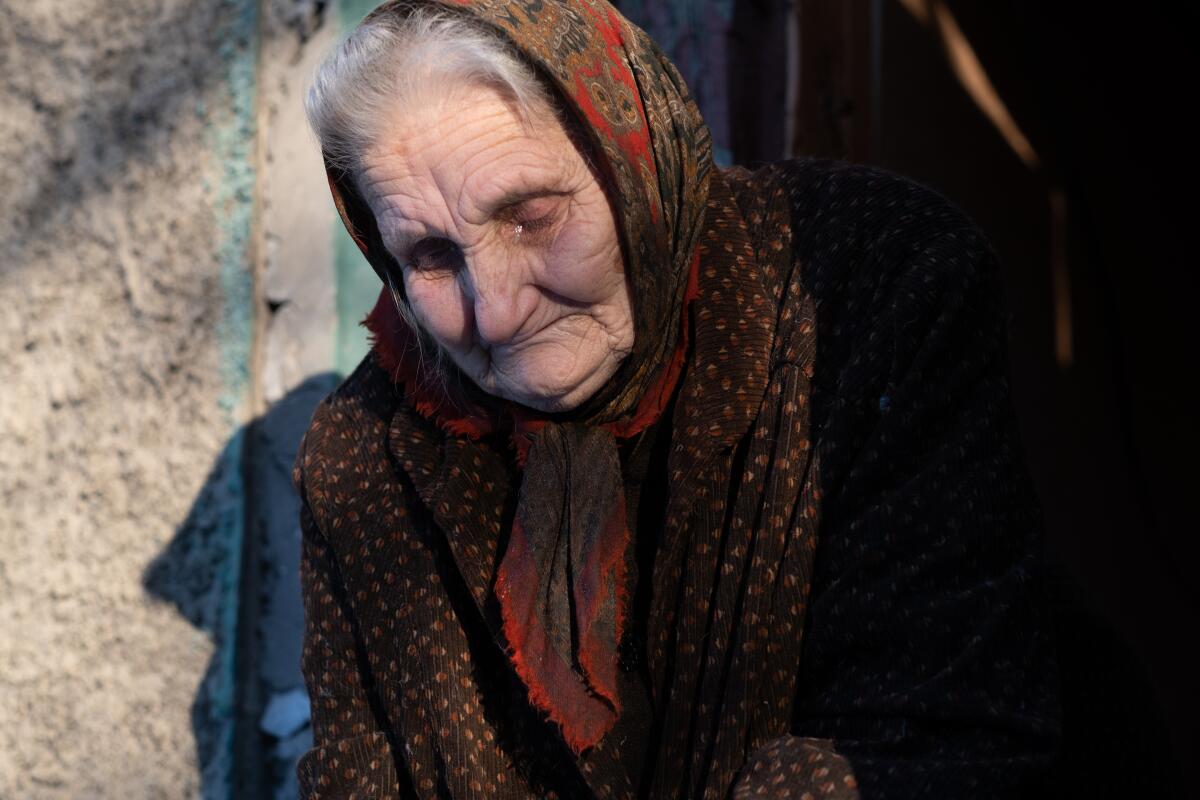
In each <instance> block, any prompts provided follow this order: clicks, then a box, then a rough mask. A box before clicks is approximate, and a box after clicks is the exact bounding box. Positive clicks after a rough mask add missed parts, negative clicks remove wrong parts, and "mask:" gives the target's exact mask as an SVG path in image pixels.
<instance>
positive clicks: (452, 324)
mask: <svg viewBox="0 0 1200 800" xmlns="http://www.w3.org/2000/svg"><path fill="white" fill-rule="evenodd" d="M423 99H424V100H427V101H428V102H410V103H407V104H406V105H405V106H404V107H403V108H396V109H394V113H392V114H391V116H390V117H389V118H388V119H385V120H383V122H384V123H385V124H384V126H383V127H382V130H386V131H388V134H387V136H386V137H384V138H381V139H380V140H379V141H377V142H376V143H375V144H374V146H373V147H371V148H369V149H368V151H367V152H366V153H365V154H364V156H363V170H362V173H361V174H360V176H359V188H360V191H361V192H362V195H363V197H364V198H365V199H366V202H367V204H368V205H369V206H370V208H371V210H372V211H373V212H374V213H375V219H376V221H377V224H378V226H379V232H380V234H381V236H382V239H383V243H384V245H385V246H386V247H387V249H388V250H389V251H390V252H391V253H392V255H393V256H394V257H395V258H396V261H397V262H398V263H399V264H401V265H402V270H403V277H404V287H405V292H406V295H407V297H408V300H409V303H410V304H411V306H412V309H413V312H414V314H415V315H416V317H417V320H418V322H419V323H420V324H421V326H422V327H423V328H424V329H425V330H426V331H428V332H429V333H430V334H431V335H432V336H433V337H434V339H436V340H437V342H438V343H439V344H441V346H442V348H443V349H444V350H445V351H446V352H447V353H448V354H449V356H450V357H451V358H452V359H453V360H454V362H455V363H456V364H457V365H458V367H459V368H460V369H462V371H463V372H464V373H466V374H467V375H468V376H469V377H471V378H472V379H473V380H474V381H475V382H476V383H477V384H478V385H479V386H480V388H482V389H483V390H484V391H486V392H489V393H490V394H493V395H497V396H499V397H504V398H507V399H509V400H513V401H516V402H518V403H522V404H524V405H527V406H530V407H533V408H536V409H539V410H542V411H566V410H570V409H572V408H574V407H576V406H578V405H579V404H580V403H582V402H583V401H584V400H586V399H587V398H588V397H590V396H591V395H592V394H594V393H595V392H596V391H597V390H598V389H599V388H600V387H601V386H602V385H603V384H604V382H605V381H606V380H608V379H609V378H610V377H611V376H612V375H613V373H614V372H615V371H616V369H617V367H618V365H619V364H620V362H621V360H622V359H623V358H624V357H625V356H626V355H628V354H629V352H630V351H631V350H632V348H633V335H634V327H633V315H632V311H631V305H630V295H629V285H628V282H627V281H626V277H625V270H624V264H623V259H622V256H621V249H620V245H619V243H618V239H617V230H616V224H615V221H614V219H613V214H612V208H611V207H610V205H609V202H608V198H607V197H606V195H605V193H604V190H603V189H602V187H601V186H600V184H599V182H598V181H597V179H596V177H595V175H594V174H593V172H592V171H591V169H590V168H589V167H588V165H587V163H586V162H585V161H584V160H583V157H582V156H581V155H580V153H579V151H578V150H577V149H576V147H575V145H574V144H573V143H572V142H571V140H570V139H569V138H568V136H567V134H566V132H565V130H564V129H563V127H562V126H561V124H560V123H558V122H557V120H544V121H542V122H541V123H540V124H538V125H537V129H536V131H535V132H533V133H530V132H528V131H527V130H526V129H525V127H524V126H522V124H521V122H520V119H519V117H517V116H516V114H515V113H514V111H513V110H512V109H511V108H510V107H509V105H508V103H506V102H505V101H504V100H503V99H502V98H501V96H500V95H499V94H498V93H497V92H496V91H494V90H492V89H489V88H482V87H478V88H477V87H470V88H465V89H463V90H462V91H460V92H456V93H453V94H450V95H443V96H438V97H426V98H423Z"/></svg>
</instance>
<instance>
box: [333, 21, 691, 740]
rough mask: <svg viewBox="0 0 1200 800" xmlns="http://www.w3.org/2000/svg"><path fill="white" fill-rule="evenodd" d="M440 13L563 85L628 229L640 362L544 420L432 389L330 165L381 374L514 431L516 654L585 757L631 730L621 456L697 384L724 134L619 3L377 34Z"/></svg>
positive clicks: (470, 395)
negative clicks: (692, 327)
mask: <svg viewBox="0 0 1200 800" xmlns="http://www.w3.org/2000/svg"><path fill="white" fill-rule="evenodd" d="M428 4H436V5H438V6H440V7H442V8H445V9H448V10H455V11H457V12H458V13H463V14H465V15H467V16H468V17H470V18H471V19H473V20H475V21H477V22H478V23H479V24H481V25H482V26H484V27H485V28H486V29H488V30H491V31H493V32H495V33H496V34H497V35H499V36H500V37H501V38H502V39H504V40H506V41H508V42H510V43H511V44H512V45H513V47H514V48H515V49H516V50H517V51H518V52H519V53H520V54H521V55H522V56H523V57H524V58H525V59H527V60H528V62H529V63H530V64H531V65H532V66H533V67H534V68H535V69H536V71H537V72H538V73H539V74H540V75H541V76H542V77H543V78H545V79H546V80H547V82H548V83H549V85H550V86H551V87H552V88H553V89H554V90H555V92H556V95H557V98H558V100H559V101H560V103H561V104H562V106H563V108H564V110H566V111H567V112H569V113H570V114H571V115H573V117H574V118H575V119H576V120H577V122H578V127H579V128H580V129H581V130H582V131H583V132H584V133H585V134H586V140H587V142H586V143H587V145H588V146H590V148H591V151H592V153H591V154H592V155H593V156H598V157H597V158H594V160H595V161H597V162H598V167H599V168H600V170H601V171H602V173H603V176H604V178H605V179H606V181H605V183H606V188H607V190H608V192H609V197H610V201H611V202H612V204H613V206H614V208H615V210H616V212H617V214H616V216H617V228H618V234H619V236H620V239H621V246H622V252H623V255H624V258H625V266H626V275H627V279H628V280H629V281H630V284H631V286H630V288H631V295H632V299H633V316H634V328H635V339H634V346H633V352H632V353H631V354H630V355H629V356H628V357H626V358H625V359H624V361H623V362H622V363H621V365H620V367H619V368H618V371H617V373H616V374H615V376H614V378H613V379H612V380H610V381H609V383H608V384H607V385H606V386H605V387H603V388H602V389H600V390H599V391H598V392H597V393H596V394H595V395H593V396H592V397H591V398H589V399H588V400H587V401H585V402H584V403H583V404H582V405H581V406H580V407H579V408H577V409H574V410H573V411H571V412H566V413H561V414H538V413H536V412H534V411H532V410H531V409H528V408H525V407H523V406H518V405H516V404H512V403H507V402H502V401H500V400H499V399H497V398H491V397H488V396H486V395H484V394H483V393H482V392H481V391H479V390H478V388H477V387H472V386H470V385H469V381H449V382H447V383H445V384H444V385H431V384H430V383H429V382H427V381H423V380H421V375H422V371H423V365H422V364H420V363H419V361H418V359H417V356H416V348H415V347H414V341H413V339H414V334H413V333H412V332H411V331H409V330H408V329H407V327H406V325H405V324H404V323H403V322H402V321H401V319H400V317H399V315H398V313H397V311H396V309H395V307H394V303H393V299H392V296H391V290H390V289H389V288H388V287H389V283H390V285H393V286H397V287H401V288H400V291H401V292H402V291H403V290H402V286H403V282H402V281H401V280H400V277H399V276H400V273H399V269H398V267H397V265H396V263H395V261H394V259H393V258H392V257H391V255H390V254H389V253H388V252H387V250H386V249H385V248H384V247H383V245H382V242H381V240H380V237H379V233H378V230H377V228H376V226H375V221H374V218H373V217H372V214H371V212H370V211H369V210H368V208H367V206H366V204H365V203H364V202H363V200H362V199H361V198H360V197H359V196H358V195H357V194H356V191H355V187H354V179H353V176H351V175H349V174H346V173H344V172H342V171H340V170H339V169H338V168H337V167H335V166H333V165H332V164H331V163H329V162H328V161H327V172H328V175H329V182H330V187H331V189H332V191H333V196H334V201H335V203H336V205H337V208H338V211H339V213H340V214H341V217H342V221H343V222H344V223H345V225H346V228H347V230H348V231H349V232H350V235H351V236H352V237H353V238H354V240H355V242H356V243H357V244H358V246H359V248H360V249H361V250H362V251H363V253H364V254H365V255H366V257H367V260H368V261H369V262H370V263H371V265H372V267H374V269H375V271H376V272H377V273H378V274H379V276H380V278H381V279H382V280H383V281H384V290H383V291H382V292H381V293H380V298H379V302H378V303H377V304H376V306H375V309H374V310H373V311H372V312H371V314H370V315H369V316H368V317H367V319H366V320H365V321H364V324H366V325H367V327H368V328H369V330H370V331H371V333H372V346H373V349H374V352H375V356H376V358H377V359H378V360H379V361H380V363H381V364H382V365H383V366H384V367H385V368H386V369H388V370H389V371H390V372H391V374H392V375H393V377H394V379H395V380H396V382H397V383H398V384H402V385H403V386H404V392H405V395H406V396H407V397H408V399H409V400H410V402H411V403H412V404H413V405H414V407H415V408H416V409H417V410H418V411H419V412H420V413H422V414H423V415H425V416H426V417H428V418H430V419H432V420H434V421H435V422H436V423H437V424H439V425H440V426H441V427H442V428H443V429H444V430H445V431H447V433H448V434H449V435H457V436H469V437H471V438H479V437H482V436H484V435H486V434H489V433H493V432H495V431H511V435H512V438H513V442H514V445H515V448H516V454H517V460H518V463H519V464H520V465H521V467H522V468H523V472H522V480H521V487H520V494H519V497H518V505H517V511H516V516H515V518H514V522H513V527H512V530H511V532H510V534H509V539H508V544H507V547H506V549H505V550H504V555H503V558H502V560H501V563H500V566H499V568H498V570H497V573H496V578H495V585H494V591H495V594H496V597H497V599H498V600H499V604H500V608H501V611H502V614H503V617H504V626H503V629H504V634H505V638H506V639H507V652H508V653H509V656H510V658H511V659H512V662H513V665H514V667H515V669H516V670H517V673H518V674H519V675H520V676H521V678H522V680H523V681H524V683H525V684H526V686H527V687H528V690H529V697H530V701H531V702H532V703H533V704H534V705H535V706H537V707H539V708H541V709H542V710H544V711H545V712H546V713H547V714H548V716H549V717H550V719H552V720H554V721H555V722H557V723H558V724H559V725H560V727H561V729H562V731H563V735H564V738H565V740H566V742H567V744H568V745H569V746H570V747H571V748H572V749H573V750H574V751H575V752H576V753H579V752H581V751H582V750H583V749H585V748H587V747H588V746H590V745H592V744H595V743H596V742H597V741H599V739H600V738H601V737H602V736H603V735H604V734H605V733H606V732H607V731H609V730H610V729H611V728H612V726H613V725H614V724H615V722H616V718H617V715H618V714H619V713H620V703H619V701H618V698H617V691H616V669H617V666H616V664H617V648H618V645H619V643H620V639H621V633H622V629H623V623H624V618H625V606H626V603H627V597H626V591H627V588H626V586H625V572H624V564H625V558H626V550H627V548H628V547H629V545H630V538H631V537H630V534H629V531H628V528H627V525H626V514H625V502H624V489H623V483H622V478H621V465H620V461H619V457H618V450H617V446H616V439H618V438H625V437H629V436H633V435H634V434H636V433H638V432H640V431H642V430H643V429H645V428H646V427H647V426H649V425H650V424H652V423H653V422H655V421H656V419H657V418H658V417H659V415H660V414H661V413H662V411H663V409H664V408H665V406H666V405H667V403H668V401H669V399H670V395H671V393H672V391H673V390H674V387H675V386H676V385H677V382H678V379H679V375H680V372H681V370H682V366H683V361H684V351H685V349H686V347H687V340H688V320H687V315H686V313H685V312H686V307H687V305H688V302H689V301H690V299H691V298H693V297H695V295H696V292H697V268H698V263H699V262H698V256H697V244H698V242H699V237H700V233H701V223H702V220H703V217H704V212H705V203H706V200H707V195H708V183H709V173H710V170H711V168H712V160H711V144H710V140H709V134H708V129H707V128H706V127H705V125H704V122H703V120H702V118H701V116H700V113H699V111H698V109H697V108H696V105H695V103H694V101H693V100H692V98H691V97H690V95H689V93H688V91H687V88H686V87H685V85H684V83H683V80H682V79H681V78H680V76H679V74H678V72H677V71H676V70H675V68H674V66H673V65H672V64H671V63H670V62H669V61H668V60H667V58H666V57H665V56H664V55H663V54H662V52H661V51H660V50H659V49H658V47H657V46H656V45H655V44H654V42H653V41H652V40H651V39H650V38H649V37H648V36H647V35H646V34H645V33H644V32H643V31H642V30H640V29H639V28H637V27H636V26H634V25H633V24H631V23H630V22H629V21H628V20H626V19H625V18H624V17H622V16H621V15H620V14H619V13H617V11H616V10H615V9H614V8H613V7H612V6H611V5H610V4H609V3H608V2H606V0H461V1H460V0H424V2H419V1H415V0H393V1H392V2H386V3H384V4H383V5H381V6H380V7H379V8H377V9H376V10H375V11H373V12H372V13H371V14H370V15H368V17H367V20H372V19H375V18H377V17H379V16H380V15H385V14H405V13H407V12H408V11H409V10H411V9H414V8H416V7H418V6H420V5H428ZM450 369H453V367H450ZM498 477H499V476H498Z"/></svg>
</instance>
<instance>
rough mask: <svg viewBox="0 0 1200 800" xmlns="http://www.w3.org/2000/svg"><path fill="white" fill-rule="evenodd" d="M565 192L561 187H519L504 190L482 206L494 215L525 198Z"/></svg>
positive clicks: (532, 198) (531, 198)
mask: <svg viewBox="0 0 1200 800" xmlns="http://www.w3.org/2000/svg"><path fill="white" fill-rule="evenodd" d="M567 194H570V193H569V192H567V191H564V190H562V189H549V188H546V187H542V188H540V189H519V190H513V191H508V192H505V193H504V194H502V195H500V196H499V197H498V198H496V199H495V200H493V201H491V202H489V203H485V204H483V208H486V209H490V213H489V216H494V215H495V214H496V213H497V212H498V211H501V210H503V209H506V208H510V207H512V206H515V205H520V204H521V203H524V202H525V201H527V200H535V199H537V198H539V197H559V196H564V195H567Z"/></svg>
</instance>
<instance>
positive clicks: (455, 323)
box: [404, 275, 472, 349]
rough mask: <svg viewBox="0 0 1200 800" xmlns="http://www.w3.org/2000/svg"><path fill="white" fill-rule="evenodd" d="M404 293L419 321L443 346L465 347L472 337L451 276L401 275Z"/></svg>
mask: <svg viewBox="0 0 1200 800" xmlns="http://www.w3.org/2000/svg"><path fill="white" fill-rule="evenodd" d="M404 293H405V296H407V297H408V302H409V303H410V304H411V305H412V308H413V311H414V312H415V313H416V315H417V319H418V320H419V321H420V323H421V325H422V326H423V327H424V328H425V330H427V331H428V332H429V333H430V334H432V335H433V338H435V339H437V340H438V342H440V343H441V344H442V346H443V347H447V348H450V349H467V348H469V347H470V343H471V341H472V337H471V332H470V330H469V329H468V326H467V323H468V320H467V315H466V308H465V306H464V304H463V298H462V293H461V292H460V291H459V290H458V283H457V282H456V281H455V280H454V279H453V278H434V279H427V278H415V279H414V278H411V277H410V276H408V275H406V276H405V279H404Z"/></svg>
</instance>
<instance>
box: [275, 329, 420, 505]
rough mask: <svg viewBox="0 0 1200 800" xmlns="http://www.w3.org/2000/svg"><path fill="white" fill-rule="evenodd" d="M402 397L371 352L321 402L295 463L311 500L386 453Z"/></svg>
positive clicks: (300, 486) (296, 479)
mask: <svg viewBox="0 0 1200 800" xmlns="http://www.w3.org/2000/svg"><path fill="white" fill-rule="evenodd" d="M400 402H401V397H400V393H399V392H398V391H397V389H396V387H395V386H394V384H393V383H392V382H391V381H390V380H389V379H388V376H387V374H386V373H385V372H384V370H383V369H382V368H381V367H380V366H379V364H378V362H377V361H376V360H375V357H374V355H373V354H371V353H368V354H367V355H366V356H365V357H364V358H363V360H362V361H361V362H359V364H358V366H357V367H356V368H355V369H354V371H353V372H352V373H350V375H349V376H347V377H346V378H345V379H344V380H343V381H342V382H341V383H340V384H338V386H337V387H336V388H335V389H334V390H333V391H332V392H330V393H329V394H328V395H327V396H326V397H325V398H324V399H323V400H321V402H320V403H318V404H317V407H316V408H315V409H314V410H313V413H312V417H311V419H310V420H309V424H308V428H307V430H306V431H305V433H304V436H303V438H302V439H301V441H300V445H299V448H298V449H297V452H296V459H295V462H294V463H293V467H292V482H293V484H294V485H295V487H296V489H297V490H298V491H299V492H300V494H301V497H302V498H304V499H305V501H306V502H309V503H311V504H317V505H319V504H321V503H322V502H323V499H324V498H326V497H328V496H329V494H330V492H331V491H332V490H333V489H334V488H335V484H336V482H337V481H339V480H343V479H344V478H346V477H347V476H348V473H349V472H351V471H353V469H361V468H362V467H363V466H364V465H365V463H366V460H367V459H369V458H371V457H375V458H384V457H385V456H384V452H385V449H386V444H387V433H388V427H389V425H390V423H391V419H392V416H393V415H394V414H395V411H396V409H397V407H398V405H399V404H400ZM350 465H355V466H354V467H353V468H350ZM313 510H314V511H317V510H318V509H316V508H314V509H313Z"/></svg>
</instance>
